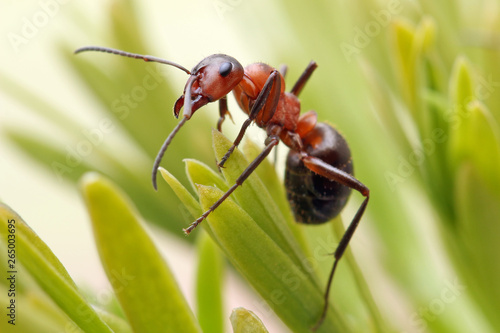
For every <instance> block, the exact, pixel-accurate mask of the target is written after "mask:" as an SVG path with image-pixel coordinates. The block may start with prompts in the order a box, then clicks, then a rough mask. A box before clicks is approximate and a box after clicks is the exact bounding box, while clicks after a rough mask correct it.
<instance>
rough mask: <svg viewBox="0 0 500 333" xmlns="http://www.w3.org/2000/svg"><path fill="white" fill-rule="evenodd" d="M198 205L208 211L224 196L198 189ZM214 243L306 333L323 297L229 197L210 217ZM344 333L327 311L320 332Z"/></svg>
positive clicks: (288, 320) (295, 328)
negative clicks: (199, 202)
mask: <svg viewBox="0 0 500 333" xmlns="http://www.w3.org/2000/svg"><path fill="white" fill-rule="evenodd" d="M199 193H200V200H201V204H202V207H203V208H204V209H208V207H210V206H211V205H212V204H213V203H214V202H215V201H217V200H218V199H219V198H220V196H221V195H222V192H221V191H220V190H218V189H215V188H213V187H207V186H202V185H200V186H199ZM208 223H209V224H210V227H211V230H212V232H213V234H214V240H215V241H216V242H217V243H218V244H219V246H220V247H221V248H222V249H223V251H224V252H225V253H226V256H227V257H228V259H229V260H230V261H231V263H232V264H233V265H234V266H235V267H236V268H237V269H238V270H239V271H240V273H241V274H242V275H243V276H244V277H245V278H246V279H247V280H248V281H249V282H250V283H251V284H252V286H253V287H254V288H255V289H256V290H257V291H258V292H259V294H260V295H261V296H262V297H263V298H264V300H265V301H266V302H267V303H268V305H269V306H270V307H271V308H272V309H273V310H274V312H275V313H276V314H277V315H278V316H279V317H280V318H281V319H282V320H283V322H285V324H287V325H288V327H290V328H291V329H293V331H294V332H310V329H311V327H313V325H314V324H315V322H316V320H317V319H318V318H319V316H320V314H321V309H322V307H323V304H324V301H323V295H322V292H321V291H320V290H319V289H318V287H317V285H316V284H315V282H314V281H313V280H311V279H310V278H309V276H308V275H307V274H305V273H304V272H303V271H302V270H301V269H300V268H299V267H297V265H296V264H295V263H294V261H293V260H292V259H291V257H290V255H289V253H285V252H284V251H283V250H282V249H281V248H280V247H279V246H278V245H277V244H276V243H275V242H274V240H273V239H271V238H270V237H269V235H267V234H266V233H265V232H264V231H263V230H262V229H261V228H260V227H259V225H258V224H257V223H256V222H255V221H254V220H253V219H252V218H251V217H250V216H249V215H248V214H247V213H246V212H245V211H244V210H243V209H241V208H240V207H239V206H238V205H236V204H235V203H234V201H232V200H231V199H227V200H226V201H224V203H223V204H221V206H219V207H218V208H217V209H216V210H215V211H214V212H212V214H210V215H209V217H208ZM337 331H339V332H347V331H348V330H347V329H345V327H342V323H341V322H340V321H338V318H336V316H335V314H334V311H333V309H332V308H331V307H330V310H329V312H328V315H327V318H326V320H325V322H324V323H323V325H322V326H321V327H320V329H319V330H318V332H337Z"/></svg>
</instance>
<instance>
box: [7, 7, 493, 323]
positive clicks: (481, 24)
mask: <svg viewBox="0 0 500 333" xmlns="http://www.w3.org/2000/svg"><path fill="white" fill-rule="evenodd" d="M0 13H1V14H0V17H1V26H2V32H3V34H2V35H3V36H4V38H2V40H1V42H0V43H1V50H2V51H1V55H2V58H1V60H2V61H1V62H0V89H1V90H0V103H1V104H0V131H1V135H0V151H1V155H0V198H1V199H2V201H4V202H6V203H8V204H9V205H10V206H11V207H13V208H14V209H15V210H17V212H19V213H20V214H21V215H22V216H23V217H24V219H25V220H26V221H28V222H29V223H30V225H31V227H32V228H33V229H34V230H35V231H36V232H37V233H38V234H39V235H40V237H41V238H42V239H44V240H45V241H46V242H47V244H48V245H49V246H50V247H51V248H52V250H53V251H54V253H55V254H56V255H57V256H58V257H59V258H60V259H61V261H62V263H63V264H64V265H65V266H66V267H67V268H68V270H69V273H70V274H71V275H72V276H73V278H74V279H75V280H76V281H77V283H82V284H83V285H85V284H90V285H94V287H95V286H97V288H105V287H102V285H100V283H101V282H99V279H97V282H90V281H92V280H93V278H94V277H95V276H96V275H97V276H103V274H102V272H101V271H100V268H98V266H97V264H96V262H97V256H96V253H95V250H94V248H93V245H92V239H91V234H90V229H89V227H88V223H87V215H86V213H85V210H84V207H83V205H82V202H81V199H80V197H79V195H78V193H77V191H76V190H75V189H76V187H75V182H76V181H77V180H78V179H79V178H80V177H81V175H82V174H83V173H84V172H85V171H90V170H96V171H99V172H101V173H103V174H105V175H106V176H108V177H109V178H111V179H112V180H113V181H115V182H116V183H117V184H118V185H119V186H121V187H122V188H123V189H124V190H125V192H127V194H128V195H129V196H130V197H131V198H132V200H133V201H134V203H135V204H136V205H137V207H138V208H139V210H140V212H141V214H142V215H143V216H144V217H145V218H146V220H147V221H148V222H151V223H152V224H153V225H155V227H154V228H155V229H154V230H156V228H161V229H163V230H165V231H167V232H168V234H166V233H165V234H164V236H162V237H165V243H167V244H169V245H167V246H168V251H167V252H166V253H168V254H166V256H167V257H168V260H169V261H171V262H173V263H172V266H173V268H174V271H176V270H178V272H179V274H186V275H187V276H188V277H187V278H185V277H178V280H185V279H186V280H187V281H188V282H187V283H188V284H189V279H190V278H189V275H190V270H189V269H187V268H186V267H184V266H186V265H182V263H183V262H184V259H181V260H179V259H178V258H179V256H181V255H182V254H183V253H188V254H189V253H191V252H190V251H191V250H190V247H189V243H192V240H193V239H194V238H195V237H189V238H185V237H184V236H182V231H181V230H182V228H183V227H185V226H186V224H187V223H188V222H190V220H189V215H188V214H186V212H185V209H184V208H183V206H182V205H181V204H180V202H179V201H178V200H177V198H176V197H175V196H174V195H173V193H172V192H171V190H170V189H169V188H168V187H167V186H165V184H164V183H163V181H162V180H160V182H159V191H158V193H156V192H154V191H153V189H152V187H151V184H150V169H151V166H152V159H153V158H154V156H155V155H156V153H157V151H158V148H159V147H160V145H161V143H162V142H163V140H164V138H165V137H166V135H168V133H169V132H170V130H171V129H172V128H173V127H174V125H175V123H176V120H175V119H174V117H173V115H172V106H173V103H174V101H175V100H176V99H177V97H178V96H180V94H181V93H182V89H183V86H184V82H185V79H186V76H185V74H184V73H182V72H181V71H179V70H177V69H175V68H169V67H167V66H164V67H161V66H157V65H155V64H145V63H144V62H142V61H137V60H132V59H125V58H121V57H117V56H111V55H106V54H97V53H95V54H90V53H88V54H80V55H78V56H74V55H73V54H72V52H73V51H74V50H75V49H76V48H79V47H82V46H86V45H100V46H108V47H113V48H118V49H123V50H126V51H130V52H135V53H143V54H152V55H155V56H158V57H162V58H166V59H169V60H172V61H175V62H178V63H180V64H182V65H183V66H185V67H187V68H191V67H192V66H194V65H195V64H196V63H198V62H199V61H200V60H201V59H203V58H204V57H206V56H208V55H210V54H213V53H227V54H230V55H232V56H233V57H235V58H237V59H238V60H239V61H240V62H241V63H242V64H243V65H246V64H249V63H252V62H256V61H262V62H266V63H269V64H270V65H272V66H275V67H279V65H280V64H287V65H288V66H289V71H288V74H287V84H288V87H291V84H293V82H294V81H295V80H296V78H297V77H298V76H299V75H300V73H301V72H302V70H303V69H304V68H305V66H306V65H307V63H308V62H309V61H310V60H312V59H314V60H315V61H316V62H317V63H318V65H319V68H318V70H317V71H316V72H315V73H314V75H313V77H312V79H311V80H310V81H309V82H308V84H307V86H306V88H305V89H304V91H303V93H302V95H301V103H302V108H303V111H306V110H309V109H314V110H316V111H317V112H318V114H319V119H320V120H324V121H328V122H330V123H332V124H334V125H335V126H336V127H337V128H338V129H339V131H340V132H341V133H342V134H343V135H344V136H345V138H346V139H347V140H348V142H349V144H350V147H351V150H352V153H353V158H354V165H355V170H356V176H357V177H358V178H359V179H360V180H361V181H362V182H363V183H364V184H366V185H367V186H368V187H369V188H370V190H371V195H372V197H371V201H370V204H369V206H368V210H367V213H366V214H365V216H364V218H363V220H362V222H361V225H360V228H359V231H358V232H357V234H356V235H355V237H354V239H353V242H352V244H351V245H352V248H353V252H354V255H355V256H356V258H357V260H358V264H359V265H360V267H361V270H362V272H363V275H364V277H365V279H366V281H367V283H368V286H369V288H370V290H371V292H372V294H373V297H374V299H375V302H376V304H377V307H378V308H379V309H380V311H381V313H382V315H383V317H384V320H385V321H386V322H387V323H388V325H387V326H388V327H390V330H391V331H392V330H393V331H397V332H470V331H475V332H498V331H500V320H499V319H498V316H497V315H496V313H497V309H498V308H499V306H500V304H499V303H500V285H499V283H498V281H499V278H500V266H499V265H500V260H498V259H499V254H500V252H499V251H500V247H499V246H498V244H497V238H498V235H499V234H500V227H499V222H500V208H499V207H500V205H499V203H500V190H499V189H500V187H499V186H498V185H500V144H499V142H500V141H499V140H500V139H499V126H498V122H499V121H500V112H499V106H500V98H499V94H498V88H499V87H500V73H499V71H500V69H499V68H498V66H497V60H498V55H499V54H498V51H499V42H500V35H499V32H500V20H499V14H500V2H499V1H493V0H489V1H488V0H484V1H465V0H463V1H454V2H433V1H425V0H422V1H397V0H393V1H368V0H363V1H361V0H359V1H345V0H339V1H326V0H325V1H313V2H301V1H272V2H271V1H260V0H259V1H253V2H249V1H241V0H207V1H201V0H200V1H186V2H182V3H181V2H174V1H166V2H162V3H158V2H153V1H143V2H140V3H139V2H137V3H136V2H132V1H107V2H87V3H82V2H76V1H73V2H72V1H56V0H53V1H49V0H46V1H25V2H15V1H2V3H1V4H0ZM229 101H230V102H229V103H230V104H229V107H230V110H231V112H232V115H233V117H234V120H235V125H232V124H231V123H230V121H226V123H225V124H224V132H225V134H226V135H228V136H229V137H230V138H232V137H234V135H235V133H237V131H238V129H239V125H240V124H241V123H242V121H243V120H244V119H245V118H244V116H243V115H242V112H240V111H239V110H238V108H237V105H236V103H234V101H233V100H232V96H230V97H229ZM217 118H218V111H217V106H216V105H209V106H207V107H205V108H204V109H203V110H200V111H198V112H197V113H196V116H195V117H193V119H192V120H190V122H189V124H187V125H186V126H185V127H184V128H183V129H182V131H181V133H180V134H179V135H178V136H177V137H176V138H175V140H174V142H173V144H172V145H171V147H170V148H169V151H168V152H167V155H166V157H165V158H164V161H163V163H162V165H163V166H165V167H166V168H167V169H168V170H169V171H171V172H172V173H173V174H174V175H175V176H176V177H178V178H179V179H180V180H181V181H182V182H184V183H186V177H185V175H184V164H183V163H182V159H184V158H196V159H199V160H201V161H203V162H205V163H207V164H209V165H211V166H213V165H214V157H213V154H212V149H211V143H210V133H211V129H210V128H211V127H215V124H216V120H217ZM248 135H249V136H251V137H252V138H253V140H254V141H255V142H257V143H262V142H263V140H264V139H265V136H264V133H263V132H262V131H261V130H260V129H258V128H256V126H253V128H251V131H250V132H249V134H248ZM285 154H286V149H285V148H280V152H279V158H278V161H277V168H279V171H278V173H280V174H282V173H283V158H284V156H285ZM360 200H361V198H360V196H359V195H358V194H356V193H355V194H353V196H352V199H351V200H350V203H349V205H348V207H347V208H346V209H345V212H344V213H343V220H344V222H345V223H347V221H349V220H350V218H351V216H353V214H354V212H355V210H356V209H357V207H358V205H359V204H360V202H361V201H360ZM322 230H324V229H314V230H307V231H306V232H307V233H308V235H309V236H310V238H312V239H315V240H316V239H317V237H318V234H321V233H322ZM162 235H163V234H162ZM176 236H180V237H176ZM313 244H314V243H313ZM312 246H314V245H312ZM176 258H177V259H176ZM188 260H189V259H188ZM176 261H177V263H179V265H178V266H183V267H180V268H176V267H175V266H176V264H175V262H176ZM193 265H194V264H193ZM325 267H327V266H325ZM346 270H347V269H341V270H340V276H339V277H338V279H337V280H336V282H335V287H334V291H333V292H334V293H335V294H336V295H338V298H339V301H338V304H339V308H340V309H342V310H343V313H345V314H346V317H347V318H350V319H351V320H352V321H354V322H356V321H363V320H365V319H366V317H367V315H366V314H365V311H364V310H363V306H362V305H360V300H359V299H358V298H359V297H357V296H351V295H353V294H352V293H353V289H355V287H354V286H352V283H351V282H350V280H351V279H352V277H351V276H350V275H349V273H348V272H347V271H346ZM95 272H97V273H95ZM326 274H327V268H325V275H326ZM85 281H87V282H85ZM344 285H347V286H348V287H346V288H344V287H343V286H344ZM185 289H189V286H188V287H185ZM2 296H3V295H2ZM231 296H234V295H231ZM252 302H253V303H252ZM256 302H257V301H249V303H250V304H255V303H256ZM361 303H362V302H361ZM251 307H252V305H249V306H248V308H250V309H252V308H251ZM253 310H255V311H256V312H257V313H258V312H259V309H253ZM261 319H262V320H263V321H264V323H265V324H266V325H267V324H268V323H272V322H273V321H276V319H275V318H274V317H273V316H269V317H266V316H264V317H263V318H262V317H261ZM270 325H274V324H270ZM276 325H279V324H276ZM270 327H273V326H270ZM277 327H279V326H277ZM359 327H361V328H360V330H361V331H362V330H363V329H366V327H370V324H369V323H368V324H360V325H359ZM281 329H283V328H276V331H278V330H281ZM270 331H272V330H271V329H270Z"/></svg>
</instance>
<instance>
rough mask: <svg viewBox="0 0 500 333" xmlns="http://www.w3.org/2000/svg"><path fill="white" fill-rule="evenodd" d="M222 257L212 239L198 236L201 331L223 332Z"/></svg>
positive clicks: (197, 290)
mask: <svg viewBox="0 0 500 333" xmlns="http://www.w3.org/2000/svg"><path fill="white" fill-rule="evenodd" d="M223 284H224V259H223V258H222V254H221V252H220V250H219V248H218V247H217V245H216V244H215V243H214V241H213V240H212V239H211V238H210V237H209V236H208V235H207V234H206V233H203V234H202V235H201V237H199V238H198V272H197V274H196V301H197V311H196V312H197V318H198V321H199V322H200V326H201V328H202V329H203V332H205V333H210V332H214V333H216V332H224V316H223V299H222V293H223Z"/></svg>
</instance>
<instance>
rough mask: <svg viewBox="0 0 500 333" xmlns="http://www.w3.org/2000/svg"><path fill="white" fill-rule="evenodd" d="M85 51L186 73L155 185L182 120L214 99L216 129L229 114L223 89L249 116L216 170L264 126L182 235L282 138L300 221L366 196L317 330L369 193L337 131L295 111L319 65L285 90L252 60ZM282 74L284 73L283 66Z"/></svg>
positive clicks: (273, 73)
mask: <svg viewBox="0 0 500 333" xmlns="http://www.w3.org/2000/svg"><path fill="white" fill-rule="evenodd" d="M84 51H98V52H107V53H112V54H116V55H120V56H124V57H130V58H134V59H142V60H144V61H146V62H157V63H162V64H166V65H170V66H174V67H177V68H179V69H181V70H183V71H184V72H186V73H187V74H188V75H189V78H188V80H187V82H186V86H185V88H184V93H183V95H182V96H181V97H179V99H177V101H176V102H175V104H174V115H175V117H176V118H178V117H179V114H180V110H181V108H182V107H184V111H183V117H182V119H181V120H180V121H179V123H178V124H177V126H176V127H175V128H174V129H173V130H172V132H171V133H170V134H169V136H168V137H167V139H166V140H165V142H164V143H163V145H162V147H161V149H160V151H159V153H158V156H157V157H156V159H155V162H154V166H153V173H152V181H153V187H154V188H155V190H156V189H157V185H156V176H157V172H158V168H159V166H160V162H161V159H162V157H163V155H164V154H165V151H166V150H167V147H168V146H169V144H170V142H171V141H172V139H173V138H174V136H175V134H176V133H177V132H178V131H179V129H180V128H181V127H182V126H183V125H184V123H185V122H186V121H187V120H189V119H190V118H191V116H192V115H193V113H194V112H195V111H196V110H198V109H199V108H201V107H202V106H204V105H206V104H208V103H211V102H215V101H219V114H220V117H219V120H218V122H217V129H218V130H219V131H220V130H221V126H222V123H223V121H224V119H225V117H226V115H229V116H230V113H229V110H228V107H227V94H229V93H230V92H231V91H232V92H233V93H234V96H235V98H236V101H237V103H238V105H239V106H240V107H241V109H242V110H243V111H244V112H245V113H246V114H248V119H247V120H245V122H244V123H243V126H242V127H241V130H240V132H239V134H238V136H237V137H236V139H235V140H234V142H233V145H232V146H231V148H230V149H229V150H228V151H227V153H226V154H225V155H224V156H223V158H222V159H221V161H220V162H219V163H218V167H219V168H221V167H223V166H224V163H225V162H226V161H227V159H228V158H229V156H230V155H231V153H232V152H233V151H234V149H235V148H236V147H237V146H238V145H239V143H240V142H241V140H242V139H243V136H244V135H245V131H246V129H247V127H248V126H249V125H250V124H251V123H252V122H255V123H256V124H257V126H259V127H261V128H263V129H265V130H266V132H267V138H266V140H265V148H264V149H263V151H262V152H261V153H260V154H259V155H258V156H257V157H256V158H255V159H254V160H253V161H252V162H251V163H250V164H249V165H248V167H247V168H246V169H245V170H244V171H243V173H242V174H241V175H240V176H239V177H238V179H236V182H235V184H234V185H233V186H231V187H230V188H229V189H228V190H227V192H226V193H225V194H224V195H223V196H222V197H221V198H220V199H219V200H218V201H217V202H215V203H214V204H213V205H212V206H211V207H210V208H209V209H208V210H207V211H206V212H205V213H203V214H202V215H201V216H200V217H199V218H198V219H197V220H196V221H194V222H193V223H192V224H191V225H190V226H188V227H187V228H186V229H184V232H185V233H186V234H189V233H190V232H191V231H192V230H193V229H194V228H196V226H197V225H198V224H200V223H201V222H202V221H203V220H204V219H205V218H206V217H207V216H208V215H209V214H210V213H211V212H212V211H214V210H215V209H216V208H217V207H218V206H219V205H220V204H221V203H222V202H224V200H226V199H227V198H228V197H229V196H230V195H231V193H233V192H234V190H236V188H237V187H238V186H240V185H241V184H243V182H244V181H245V180H246V179H247V178H248V176H250V174H251V173H252V172H253V171H254V170H255V169H256V168H257V167H258V166H259V164H260V163H261V162H262V161H263V160H264V159H265V158H266V157H267V156H268V155H269V153H270V152H271V151H272V149H273V148H274V147H275V146H276V145H278V143H279V142H280V141H281V142H283V143H284V144H285V145H286V146H288V147H289V148H290V152H289V154H288V157H287V163H286V173H285V187H286V192H287V197H288V200H289V202H290V206H291V208H292V210H293V212H294V215H295V219H296V220H297V222H300V223H306V224H321V223H325V222H327V221H329V220H331V219H332V218H334V217H335V216H337V215H338V214H339V213H340V212H341V211H342V209H343V208H344V206H345V205H346V203H347V199H348V198H349V195H350V193H351V189H354V190H356V191H358V192H360V193H361V195H363V196H364V197H365V199H364V201H363V202H362V204H361V206H360V207H359V208H358V211H357V212H356V214H355V216H354V218H353V219H352V221H351V223H350V224H349V226H348V228H347V230H346V231H345V233H344V235H343V236H342V238H341V240H340V242H339V244H338V246H337V249H336V250H335V252H334V254H333V255H334V258H335V260H334V263H333V267H332V270H331V272H330V275H329V278H328V282H327V287H326V291H325V296H324V300H325V304H324V306H323V311H322V313H321V316H320V318H319V319H318V321H317V322H316V324H315V326H314V327H313V328H312V329H313V330H316V329H318V328H319V327H320V325H321V324H322V322H323V321H324V319H325V316H326V312H327V309H328V297H329V293H330V287H331V284H332V281H333V276H334V274H335V271H336V268H337V264H338V262H339V260H340V259H341V258H342V255H343V254H344V252H345V250H346V248H347V245H348V244H349V241H350V240H351V238H352V236H353V234H354V231H355V230H356V227H357V226H358V224H359V221H360V220H361V217H362V216H363V213H364V211H365V209H366V206H367V205H368V200H369V198H370V190H369V189H368V188H367V187H366V186H365V185H363V183H361V182H360V181H359V180H357V179H356V178H355V177H354V176H353V164H352V159H351V152H350V150H349V147H348V145H347V142H346V141H345V139H344V138H343V137H342V136H341V135H340V133H339V132H338V131H337V130H335V129H334V128H333V127H332V126H330V125H328V124H326V123H318V122H317V115H316V113H315V112H314V111H309V112H306V113H305V114H303V115H302V116H300V101H299V99H298V95H299V94H300V92H301V91H302V89H303V88H304V85H305V84H306V82H307V81H308V80H309V78H310V77H311V75H312V73H313V72H314V70H315V69H316V67H317V65H316V63H315V62H314V61H311V62H310V63H309V65H308V66H307V67H306V69H305V70H304V72H303V73H302V75H301V76H300V77H299V79H298V80H297V82H296V83H295V85H294V86H293V88H292V89H291V90H290V92H285V91H284V90H285V82H284V78H283V75H282V74H280V72H279V71H278V70H276V69H274V68H273V67H271V66H269V65H267V64H263V63H254V64H251V65H249V66H247V67H245V68H243V66H242V65H241V64H240V63H239V62H238V61H237V60H236V59H235V58H233V57H230V56H228V55H225V54H214V55H211V56H208V57H206V58H205V59H203V60H202V61H201V62H200V63H199V64H198V65H196V66H195V67H193V69H192V70H191V71H189V70H188V69H186V68H185V67H183V66H181V65H179V64H176V63H174V62H171V61H168V60H164V59H161V58H157V57H153V56H148V55H140V54H135V53H129V52H125V51H120V50H116V49H111V48H105V47H96V46H88V47H83V48H80V49H78V50H76V51H75V53H80V52H84ZM281 72H282V73H283V74H284V73H285V72H286V67H284V68H283V70H282V71H281Z"/></svg>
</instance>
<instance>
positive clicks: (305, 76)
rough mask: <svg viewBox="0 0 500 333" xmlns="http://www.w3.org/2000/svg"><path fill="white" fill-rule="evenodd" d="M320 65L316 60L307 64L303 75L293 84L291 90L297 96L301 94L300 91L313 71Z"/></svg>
mask: <svg viewBox="0 0 500 333" xmlns="http://www.w3.org/2000/svg"><path fill="white" fill-rule="evenodd" d="M317 67H318V65H317V64H316V62H315V61H311V62H310V63H309V65H307V67H306V69H305V70H304V72H303V73H302V75H301V76H300V77H299V79H298V80H297V82H296V83H295V85H294V86H293V88H292V90H290V92H291V93H292V94H294V95H295V96H299V94H300V92H301V91H302V89H303V88H304V86H305V84H306V82H307V81H308V80H309V78H310V77H311V75H312V73H313V72H314V70H315V69H316V68H317Z"/></svg>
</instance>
